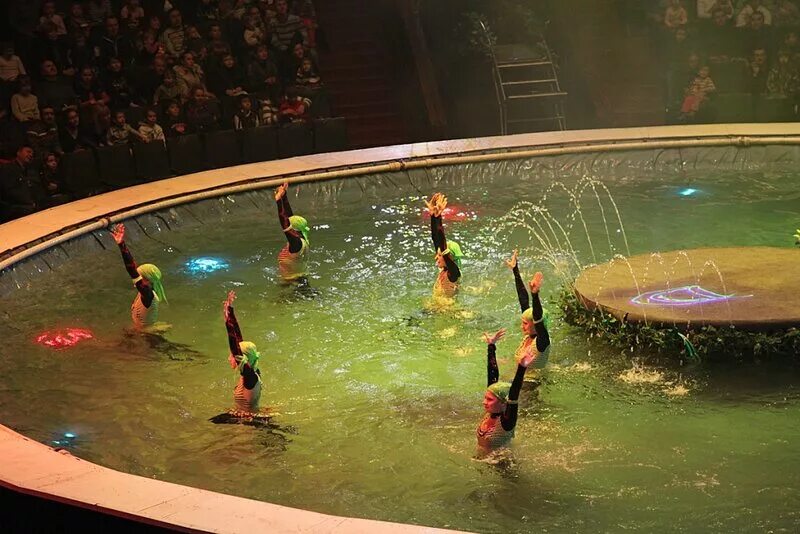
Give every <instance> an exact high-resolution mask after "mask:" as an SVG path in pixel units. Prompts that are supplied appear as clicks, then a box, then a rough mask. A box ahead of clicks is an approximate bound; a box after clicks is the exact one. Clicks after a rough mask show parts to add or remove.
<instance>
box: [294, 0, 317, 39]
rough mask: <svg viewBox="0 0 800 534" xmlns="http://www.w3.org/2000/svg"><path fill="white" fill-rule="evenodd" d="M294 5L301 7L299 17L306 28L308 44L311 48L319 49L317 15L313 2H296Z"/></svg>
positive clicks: (308, 0)
mask: <svg viewBox="0 0 800 534" xmlns="http://www.w3.org/2000/svg"><path fill="white" fill-rule="evenodd" d="M293 5H295V6H297V5H299V6H300V7H299V10H298V12H297V16H298V17H300V20H302V21H303V26H305V27H306V35H307V36H308V38H307V39H306V44H307V45H308V47H309V48H312V49H316V48H317V30H318V25H317V14H316V12H315V10H314V4H313V3H312V2H311V0H304V1H302V2H295V3H294V4H293Z"/></svg>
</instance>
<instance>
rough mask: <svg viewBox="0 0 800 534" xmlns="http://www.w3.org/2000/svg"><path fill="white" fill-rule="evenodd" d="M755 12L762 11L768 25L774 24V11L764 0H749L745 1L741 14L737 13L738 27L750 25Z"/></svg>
mask: <svg viewBox="0 0 800 534" xmlns="http://www.w3.org/2000/svg"><path fill="white" fill-rule="evenodd" d="M753 13H761V15H763V17H764V20H763V23H764V24H766V25H767V26H769V25H771V24H772V13H770V11H769V9H767V8H766V7H765V6H764V3H763V1H762V0H747V3H745V5H744V7H742V9H741V11H739V14H738V15H736V27H737V28H744V27H746V26H749V25H750V18H751V17H752V16H753Z"/></svg>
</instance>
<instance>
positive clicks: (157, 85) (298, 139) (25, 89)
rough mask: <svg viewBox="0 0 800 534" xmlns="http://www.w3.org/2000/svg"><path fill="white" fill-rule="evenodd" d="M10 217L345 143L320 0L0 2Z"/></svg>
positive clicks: (5, 188)
mask: <svg viewBox="0 0 800 534" xmlns="http://www.w3.org/2000/svg"><path fill="white" fill-rule="evenodd" d="M2 10H6V12H5V13H0V15H3V16H4V17H5V18H6V20H7V23H6V27H7V30H4V31H3V35H0V222H2V221H3V220H8V219H11V218H15V217H19V216H23V215H26V214H28V213H32V212H34V211H37V210H40V209H44V208H47V207H50V206H53V205H56V204H59V203H63V202H68V201H70V200H72V199H76V198H83V197H86V196H88V195H93V194H96V193H100V192H103V191H108V190H112V189H115V188H120V187H127V186H130V185H133V184H137V183H142V182H147V181H152V180H159V179H163V178H167V177H170V176H174V175H181V174H187V173H192V172H197V171H202V170H206V169H213V168H221V167H227V166H232V165H238V164H241V163H254V162H258V161H265V160H271V159H278V158H287V157H293V156H301V155H305V154H311V153H315V152H329V151H335V150H344V149H347V148H348V146H349V143H348V135H347V127H346V124H345V119H344V118H341V117H334V116H333V113H332V109H333V107H334V105H333V104H334V103H333V102H331V98H330V95H329V92H328V90H327V88H326V86H325V84H324V83H323V80H322V79H321V77H320V75H319V68H318V58H319V55H318V50H319V49H326V40H325V33H324V29H323V28H320V27H319V25H318V23H317V16H316V9H315V6H314V3H313V1H312V0H237V1H235V2H233V1H226V0H80V1H70V0H10V1H9V2H6V3H4V6H2V7H0V11H2Z"/></svg>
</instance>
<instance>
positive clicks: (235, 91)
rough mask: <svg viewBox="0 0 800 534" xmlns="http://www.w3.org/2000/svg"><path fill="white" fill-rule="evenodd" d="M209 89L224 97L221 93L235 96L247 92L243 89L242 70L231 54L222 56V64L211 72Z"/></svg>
mask: <svg viewBox="0 0 800 534" xmlns="http://www.w3.org/2000/svg"><path fill="white" fill-rule="evenodd" d="M212 75H213V76H212V79H211V90H212V91H213V92H214V94H216V95H219V96H220V98H224V97H223V95H227V96H229V97H236V96H239V95H242V94H247V93H246V91H245V90H244V86H245V85H246V84H245V78H244V72H243V71H242V69H240V68H239V65H237V64H236V58H235V57H233V54H227V55H225V56H224V57H223V58H222V64H221V65H220V66H219V67H217V68H216V69H214V71H213V72H212Z"/></svg>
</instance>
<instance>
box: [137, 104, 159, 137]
mask: <svg viewBox="0 0 800 534" xmlns="http://www.w3.org/2000/svg"><path fill="white" fill-rule="evenodd" d="M139 135H141V136H142V139H144V142H145V143H149V142H151V141H161V142H162V143H163V142H164V141H165V138H164V130H163V129H162V128H161V126H159V125H158V114H157V113H156V110H154V109H148V110H147V112H145V115H144V122H142V123H140V124H139Z"/></svg>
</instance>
